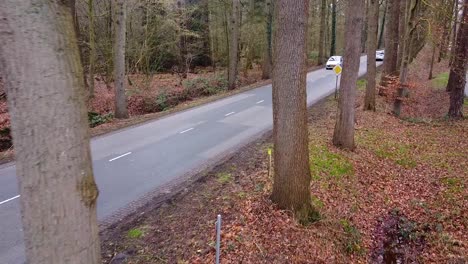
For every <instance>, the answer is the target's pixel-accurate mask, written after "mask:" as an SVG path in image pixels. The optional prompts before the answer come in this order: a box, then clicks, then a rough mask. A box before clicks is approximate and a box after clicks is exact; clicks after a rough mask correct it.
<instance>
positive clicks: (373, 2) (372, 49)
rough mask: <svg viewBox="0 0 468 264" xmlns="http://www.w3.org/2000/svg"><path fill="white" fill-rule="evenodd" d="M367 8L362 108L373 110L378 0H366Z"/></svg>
mask: <svg viewBox="0 0 468 264" xmlns="http://www.w3.org/2000/svg"><path fill="white" fill-rule="evenodd" d="M367 8H368V11H367V17H368V18H367V23H368V27H367V86H366V95H365V98H364V110H370V111H375V89H376V81H375V78H376V73H377V68H376V65H375V57H376V50H377V32H378V24H379V1H378V0H368V1H367Z"/></svg>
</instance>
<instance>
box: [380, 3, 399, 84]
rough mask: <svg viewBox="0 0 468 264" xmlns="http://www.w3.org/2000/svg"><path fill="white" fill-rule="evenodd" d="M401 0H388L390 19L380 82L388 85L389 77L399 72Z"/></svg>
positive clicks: (386, 31)
mask: <svg viewBox="0 0 468 264" xmlns="http://www.w3.org/2000/svg"><path fill="white" fill-rule="evenodd" d="M399 14H400V0H388V19H387V21H386V25H385V60H384V62H383V71H382V79H381V81H380V84H381V85H382V86H386V85H387V83H388V81H389V79H391V78H392V77H395V76H396V74H397V71H398V69H397V56H398V39H399V37H398V27H399V17H400V16H399Z"/></svg>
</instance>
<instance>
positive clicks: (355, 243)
mask: <svg viewBox="0 0 468 264" xmlns="http://www.w3.org/2000/svg"><path fill="white" fill-rule="evenodd" d="M340 224H341V227H342V228H343V232H344V235H345V237H344V241H343V245H344V248H345V251H346V253H348V254H361V253H362V252H363V249H362V246H361V233H360V232H359V230H358V229H357V228H356V227H355V226H354V225H353V224H352V223H351V222H349V221H348V220H346V219H341V220H340Z"/></svg>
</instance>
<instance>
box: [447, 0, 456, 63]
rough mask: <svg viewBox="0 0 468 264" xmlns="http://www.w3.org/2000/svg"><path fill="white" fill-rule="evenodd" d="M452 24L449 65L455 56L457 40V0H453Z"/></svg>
mask: <svg viewBox="0 0 468 264" xmlns="http://www.w3.org/2000/svg"><path fill="white" fill-rule="evenodd" d="M453 2H454V3H453V25H452V36H451V38H452V40H451V43H452V45H451V47H450V62H449V65H450V66H451V65H452V63H453V60H454V57H455V43H456V42H457V31H458V30H457V23H458V0H453Z"/></svg>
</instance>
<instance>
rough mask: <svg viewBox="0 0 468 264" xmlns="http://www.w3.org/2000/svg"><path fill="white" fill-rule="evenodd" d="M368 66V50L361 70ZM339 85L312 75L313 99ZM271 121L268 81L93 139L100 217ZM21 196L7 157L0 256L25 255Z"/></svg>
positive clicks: (14, 259)
mask: <svg viewBox="0 0 468 264" xmlns="http://www.w3.org/2000/svg"><path fill="white" fill-rule="evenodd" d="M380 64H381V62H377V65H380ZM366 68H367V67H366V56H363V57H361V62H360V69H359V75H360V76H363V75H364V74H365V73H366ZM334 90H335V74H334V73H333V71H327V70H325V69H320V70H316V71H313V72H310V73H308V74H307V104H308V105H309V106H310V105H312V104H314V103H316V102H317V101H319V100H320V99H322V98H324V97H326V96H328V95H330V94H332V93H334ZM272 120H273V118H272V92H271V85H266V86H263V87H259V88H256V89H253V90H249V91H246V92H243V93H239V94H237V95H233V96H231V97H227V98H224V99H220V100H218V101H215V102H212V103H208V104H205V105H202V106H199V107H196V108H192V109H188V110H186V111H182V112H178V113H174V114H172V115H169V116H166V117H164V118H161V119H158V120H154V121H150V122H147V123H144V124H141V125H138V126H135V127H130V128H126V129H122V130H119V131H117V132H114V133H110V134H107V135H104V136H100V137H96V138H93V139H92V140H91V150H92V157H93V168H94V175H95V178H96V181H97V185H98V187H99V191H100V193H99V198H98V203H97V211H98V219H99V221H100V222H101V223H102V222H103V221H106V219H110V218H112V217H113V215H116V214H117V213H118V212H121V211H122V210H124V208H126V207H128V206H129V205H130V204H131V203H132V202H134V201H136V200H139V199H141V197H145V194H149V193H151V192H152V190H153V191H154V190H155V188H157V187H158V186H163V185H165V184H168V183H169V182H171V181H173V180H174V179H177V178H180V177H181V176H183V175H187V173H192V172H194V171H197V170H198V169H199V168H200V167H203V166H207V165H209V164H214V163H216V162H217V161H218V162H219V161H220V160H221V159H222V158H223V156H226V155H228V154H229V153H233V151H235V150H238V149H239V148H240V147H242V146H244V145H246V144H248V143H249V142H252V141H253V140H255V139H257V138H258V137H259V136H261V135H262V134H263V133H265V132H267V131H269V130H271V128H272V123H273V121H272ZM146 196H147V195H146ZM19 199H21V197H18V186H17V181H16V167H15V164H14V163H9V164H4V165H2V166H0V219H1V222H0V263H5V264H20V263H24V262H25V256H24V255H25V254H24V243H23V232H22V225H21V218H20V206H19Z"/></svg>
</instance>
